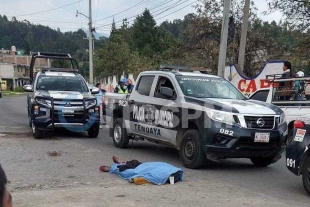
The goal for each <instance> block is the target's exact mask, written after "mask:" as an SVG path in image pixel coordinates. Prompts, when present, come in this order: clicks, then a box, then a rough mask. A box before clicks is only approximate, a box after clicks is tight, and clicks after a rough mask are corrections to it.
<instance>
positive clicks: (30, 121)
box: [28, 116, 32, 127]
mask: <svg viewBox="0 0 310 207" xmlns="http://www.w3.org/2000/svg"><path fill="white" fill-rule="evenodd" d="M28 124H29V126H30V127H32V120H31V117H30V116H28Z"/></svg>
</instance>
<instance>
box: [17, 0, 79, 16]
mask: <svg viewBox="0 0 310 207" xmlns="http://www.w3.org/2000/svg"><path fill="white" fill-rule="evenodd" d="M81 1H83V0H79V1H76V2H73V3H70V4H66V5H64V6H60V7H57V8H53V9H49V10H45V11H40V12H34V13H28V14H21V15H17V16H14V17H22V16H27V15H35V14H41V13H45V12H50V11H54V10H57V9H61V8H64V7H67V6H71V5H73V4H76V3H79V2H81ZM11 17H13V16H11Z"/></svg>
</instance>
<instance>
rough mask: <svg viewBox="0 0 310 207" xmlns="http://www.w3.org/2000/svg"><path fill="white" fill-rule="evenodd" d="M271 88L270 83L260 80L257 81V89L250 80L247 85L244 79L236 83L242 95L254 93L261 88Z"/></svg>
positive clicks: (253, 81) (254, 83)
mask: <svg viewBox="0 0 310 207" xmlns="http://www.w3.org/2000/svg"><path fill="white" fill-rule="evenodd" d="M270 86H271V83H270V82H269V81H268V80H266V79H261V80H259V85H258V87H257V85H256V82H255V80H250V82H248V83H247V80H245V79H241V80H240V81H239V83H238V89H239V90H240V91H241V92H242V93H244V92H245V93H251V92H252V93H253V92H255V91H257V88H258V89H262V88H269V87H270Z"/></svg>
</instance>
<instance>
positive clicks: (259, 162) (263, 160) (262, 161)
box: [251, 157, 275, 167]
mask: <svg viewBox="0 0 310 207" xmlns="http://www.w3.org/2000/svg"><path fill="white" fill-rule="evenodd" d="M274 158H275V157H253V158H251V162H252V163H253V164H254V165H256V166H258V167H267V166H268V165H270V164H272V163H274Z"/></svg>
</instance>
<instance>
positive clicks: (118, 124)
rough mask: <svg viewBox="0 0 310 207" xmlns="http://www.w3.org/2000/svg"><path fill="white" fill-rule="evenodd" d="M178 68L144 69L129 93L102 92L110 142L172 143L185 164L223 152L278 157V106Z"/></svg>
mask: <svg viewBox="0 0 310 207" xmlns="http://www.w3.org/2000/svg"><path fill="white" fill-rule="evenodd" d="M181 69H183V68H180V67H167V66H166V67H164V68H162V69H161V70H159V71H145V72H142V73H140V75H139V76H138V79H137V84H136V85H135V88H134V89H133V91H132V93H131V94H129V95H124V94H113V93H106V94H105V101H104V109H103V115H104V117H105V119H106V123H107V125H108V126H109V127H110V136H112V137H113V141H114V144H115V146H116V147H118V148H125V147H127V145H128V143H129V140H130V139H135V140H148V141H151V142H155V143H158V144H162V145H166V146H170V147H174V148H176V149H178V150H179V153H180V158H181V160H182V162H183V164H184V166H185V167H187V168H199V167H201V166H202V165H203V163H204V162H205V161H206V160H213V161H218V160H220V159H225V158H249V159H251V161H252V162H253V164H255V165H258V166H262V167H265V166H267V165H270V164H272V163H274V162H276V161H278V160H279V159H280V158H281V154H282V152H283V151H284V149H285V139H286V135H287V124H286V122H285V119H284V117H285V116H284V113H283V111H282V110H281V109H280V108H279V107H277V106H274V105H272V104H268V103H265V102H261V101H255V100H248V99H247V98H246V97H245V96H244V95H243V94H242V93H241V92H240V91H239V90H238V89H236V88H235V87H234V86H233V85H232V84H231V83H230V82H228V81H226V80H225V79H223V78H220V77H217V76H213V75H208V74H202V73H199V72H198V73H195V72H182V70H181ZM185 69H186V68H185Z"/></svg>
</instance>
